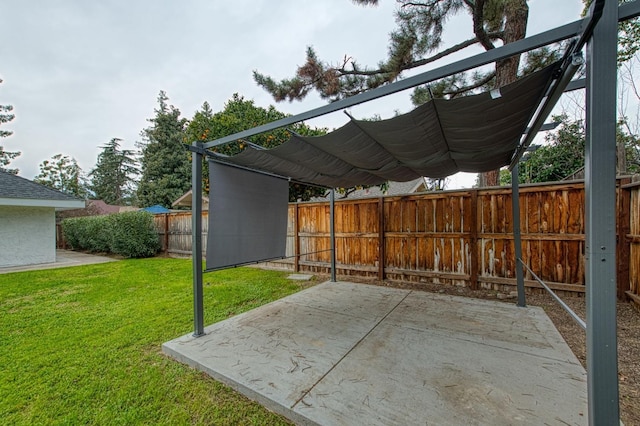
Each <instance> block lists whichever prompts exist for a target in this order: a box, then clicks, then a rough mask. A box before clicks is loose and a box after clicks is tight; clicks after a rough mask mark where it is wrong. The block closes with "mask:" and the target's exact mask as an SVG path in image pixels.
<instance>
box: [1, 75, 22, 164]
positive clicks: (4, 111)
mask: <svg viewBox="0 0 640 426" xmlns="http://www.w3.org/2000/svg"><path fill="white" fill-rule="evenodd" d="M0 83H2V79H0ZM11 111H13V106H12V105H0V125H2V124H5V123H8V122H10V121H11V120H13V119H14V118H15V117H16V116H15V114H13V113H11ZM12 134H13V132H12V131H11V130H3V129H0V138H6V137H9V136H11V135H12ZM19 155H20V151H13V152H11V151H5V150H4V147H3V146H2V145H0V171H3V172H6V173H11V174H13V175H17V174H18V171H19V170H18V169H10V168H8V167H6V166H8V165H9V163H10V162H11V160H13V159H15V158H16V157H18V156H19Z"/></svg>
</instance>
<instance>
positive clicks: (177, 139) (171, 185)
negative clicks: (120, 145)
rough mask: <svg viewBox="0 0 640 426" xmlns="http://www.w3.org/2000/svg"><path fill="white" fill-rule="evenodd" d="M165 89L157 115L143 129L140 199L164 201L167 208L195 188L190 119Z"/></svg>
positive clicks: (142, 202)
mask: <svg viewBox="0 0 640 426" xmlns="http://www.w3.org/2000/svg"><path fill="white" fill-rule="evenodd" d="M168 100H169V98H168V97H167V95H166V93H165V92H164V91H160V94H159V95H158V108H157V109H156V110H155V114H156V115H155V117H154V118H151V119H149V120H148V121H149V122H150V123H151V126H150V127H147V128H146V129H144V130H143V131H142V138H143V140H142V142H140V144H139V146H140V148H141V153H142V158H141V168H142V177H141V179H140V183H139V184H138V192H137V195H138V202H139V204H140V205H141V206H151V205H155V204H160V205H162V206H165V207H167V208H169V207H171V203H172V202H173V201H175V200H176V199H177V198H178V197H180V196H181V195H182V194H184V193H185V192H186V191H187V190H189V188H190V187H191V162H190V155H189V151H187V150H186V149H185V145H184V143H185V142H186V137H185V133H184V132H185V127H186V124H187V120H186V119H185V118H180V110H179V109H177V108H176V107H174V106H173V105H168V104H167V101H168Z"/></svg>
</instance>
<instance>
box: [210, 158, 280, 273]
mask: <svg viewBox="0 0 640 426" xmlns="http://www.w3.org/2000/svg"><path fill="white" fill-rule="evenodd" d="M209 182H210V188H209V195H210V200H211V202H210V203H209V231H208V234H207V268H206V270H207V271H211V270H214V269H222V268H225V267H230V266H236V265H242V264H246V263H251V262H258V261H263V260H267V259H274V258H279V257H284V255H285V249H286V237H287V204H288V201H289V183H288V182H287V181H286V180H284V179H281V178H276V177H272V176H266V175H263V174H259V173H254V172H251V171H246V170H241V169H238V168H236V167H229V166H226V165H223V164H219V163H214V162H210V163H209Z"/></svg>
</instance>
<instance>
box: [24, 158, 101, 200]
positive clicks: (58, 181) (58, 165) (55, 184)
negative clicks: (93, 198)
mask: <svg viewBox="0 0 640 426" xmlns="http://www.w3.org/2000/svg"><path fill="white" fill-rule="evenodd" d="M39 168H40V173H39V174H38V175H37V176H36V177H35V178H34V179H33V181H34V182H37V183H39V184H41V185H44V186H47V187H49V188H52V189H57V190H58V191H62V192H64V193H66V194H69V195H73V196H76V197H78V198H87V196H88V194H89V191H88V189H87V183H86V180H85V178H84V176H83V173H82V169H81V168H80V166H79V165H78V162H77V161H76V159H75V158H69V156H68V155H64V156H63V155H62V154H56V155H54V156H53V157H51V160H44V161H43V162H42V163H40V165H39Z"/></svg>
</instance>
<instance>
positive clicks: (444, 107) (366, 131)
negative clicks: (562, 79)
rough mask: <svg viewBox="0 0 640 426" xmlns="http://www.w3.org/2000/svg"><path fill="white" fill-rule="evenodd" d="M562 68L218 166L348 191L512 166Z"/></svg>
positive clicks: (252, 151)
mask: <svg viewBox="0 0 640 426" xmlns="http://www.w3.org/2000/svg"><path fill="white" fill-rule="evenodd" d="M558 68H559V63H556V64H553V65H550V66H548V67H546V68H544V69H542V70H540V71H538V72H536V73H533V74H531V75H529V76H526V77H524V78H521V79H519V80H518V81H516V82H514V83H512V84H510V85H507V86H504V87H501V88H500V89H497V90H493V91H491V92H485V93H481V94H477V95H471V96H465V97H460V98H455V99H450V100H447V99H434V100H431V101H429V102H427V103H425V104H423V105H421V106H419V107H418V108H416V109H414V110H413V111H411V112H409V113H407V114H403V115H400V116H397V117H394V118H391V119H388V120H381V121H362V120H353V119H352V120H351V121H349V122H348V123H347V124H345V125H344V126H342V127H340V128H339V129H337V130H335V131H333V132H331V133H329V134H327V135H324V136H318V137H304V136H300V135H296V134H292V136H291V138H290V139H289V140H288V141H287V142H285V143H283V144H282V145H280V146H278V147H276V148H273V149H256V148H253V147H248V148H247V149H245V150H244V151H242V152H241V153H240V154H237V155H235V156H231V157H225V158H224V159H222V158H219V159H220V160H222V161H224V162H227V163H232V164H236V165H239V166H243V167H247V168H250V169H253V170H259V171H264V172H269V173H274V174H277V175H280V176H283V177H287V178H290V179H293V180H296V181H299V182H305V183H311V184H316V185H321V186H325V187H343V188H348V187H352V186H356V185H375V184H381V183H383V182H386V181H389V180H390V181H397V182H405V181H409V180H413V179H416V178H418V177H421V176H426V177H431V178H442V177H446V176H450V175H452V174H455V173H457V172H475V173H478V172H486V171H489V170H495V169H497V168H499V167H502V166H505V165H508V164H509V163H510V161H511V158H512V156H513V154H514V151H515V150H516V148H517V146H518V144H519V142H520V139H521V136H522V134H523V133H524V131H525V130H526V128H527V125H528V123H529V121H530V119H531V117H532V116H533V114H534V112H535V108H536V107H537V106H538V105H539V103H540V101H541V100H542V98H543V97H544V96H545V93H546V91H547V89H548V87H549V84H550V82H551V80H552V78H553V77H554V74H555V71H556V70H558Z"/></svg>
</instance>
